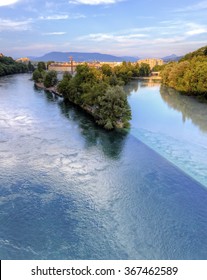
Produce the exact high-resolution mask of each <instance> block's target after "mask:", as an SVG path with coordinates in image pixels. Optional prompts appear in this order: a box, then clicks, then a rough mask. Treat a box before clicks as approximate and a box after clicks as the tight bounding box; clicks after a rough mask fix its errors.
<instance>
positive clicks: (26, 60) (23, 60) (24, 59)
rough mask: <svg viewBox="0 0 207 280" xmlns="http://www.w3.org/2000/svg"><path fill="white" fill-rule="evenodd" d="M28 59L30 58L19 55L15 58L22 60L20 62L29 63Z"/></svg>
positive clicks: (18, 60)
mask: <svg viewBox="0 0 207 280" xmlns="http://www.w3.org/2000/svg"><path fill="white" fill-rule="evenodd" d="M29 61H30V59H29V58H27V57H21V58H18V59H17V60H16V62H22V63H29Z"/></svg>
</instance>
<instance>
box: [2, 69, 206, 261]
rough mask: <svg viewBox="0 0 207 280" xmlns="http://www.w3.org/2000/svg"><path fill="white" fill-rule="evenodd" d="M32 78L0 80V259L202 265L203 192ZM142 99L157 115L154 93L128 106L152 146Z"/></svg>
mask: <svg viewBox="0 0 207 280" xmlns="http://www.w3.org/2000/svg"><path fill="white" fill-rule="evenodd" d="M29 78H30V76H29V75H27V74H26V75H14V76H10V77H5V78H0V85H1V91H0V94H1V102H0V144H1V145H0V155H1V156H0V182H1V184H0V225H1V227H0V258H1V259H207V238H206V237H207V223H206V217H207V191H206V189H204V188H203V187H202V186H201V185H200V184H199V183H197V182H196V181H194V180H192V179H191V178H190V177H189V176H186V175H185V174H184V173H183V172H182V171H181V170H180V169H178V168H176V167H175V166H173V165H171V164H170V163H169V162H168V161H166V160H165V159H164V158H163V157H160V156H159V155H158V154H157V153H155V152H154V151H153V150H151V149H149V148H148V147H147V146H146V145H145V144H143V143H141V142H140V141H138V140H137V139H136V138H135V137H133V136H132V135H130V134H129V133H128V134H126V133H120V132H111V133H108V132H106V131H104V130H102V129H101V128H99V127H97V126H96V125H95V124H94V122H93V120H91V119H90V118H89V117H88V116H87V117H86V115H85V113H83V112H82V111H81V110H79V109H78V108H76V107H73V106H71V105H70V104H66V103H64V102H62V100H61V99H59V98H56V97H54V96H53V95H51V94H50V93H46V92H44V91H42V90H36V89H34V87H33V82H32V81H30V80H29ZM134 86H135V88H134V89H135V90H136V87H137V86H138V83H136V82H135V83H134ZM145 89H146V91H145ZM143 90H144V92H143ZM148 90H149V91H148ZM150 92H151V93H152V94H149V93H150ZM137 96H138V97H139V99H138V101H139V102H138V103H137V102H136V101H137V99H136V98H137ZM140 97H141V98H140ZM148 97H149V98H148ZM146 98H147V104H148V107H149V104H150V103H149V102H150V100H151V99H154V100H153V103H154V102H156V100H158V103H157V106H158V108H159V109H160V106H159V102H160V101H162V99H161V98H160V95H159V90H158V91H157V88H156V87H155V90H154V88H153V87H150V88H146V87H143V88H142V89H141V88H139V91H138V94H137V93H136V92H134V93H133V92H132V93H131V96H130V99H131V101H133V105H134V106H135V105H136V106H135V107H133V115H134V117H137V115H136V114H135V113H136V112H140V110H142V109H145V110H147V116H148V118H146V116H145V115H144V116H143V117H144V119H143V120H142V119H136V118H134V119H133V120H134V121H135V124H136V125H137V123H139V124H145V125H147V126H148V130H146V129H143V128H142V129H139V130H137V131H139V136H140V135H145V133H146V134H147V133H148V135H149V136H150V137H143V139H144V140H146V139H150V140H152V139H153V138H152V136H153V132H152V130H151V132H149V127H150V129H151V128H153V125H152V124H151V126H150V122H151V120H150V118H149V116H150V114H153V116H156V114H155V115H154V113H155V108H154V107H153V106H152V105H151V107H150V108H149V109H148V107H147V106H145V107H144V105H147V104H145V101H146ZM162 102H163V101H162ZM140 104H141V107H137V105H140ZM164 104H165V103H163V105H164ZM153 108H154V109H153ZM163 108H165V107H163ZM135 109H136V110H135ZM168 110H169V108H168ZM158 111H159V110H158ZM173 112H174V110H173ZM165 114H166V112H165ZM154 119H155V117H154ZM178 119H179V118H178ZM167 120H168V121H170V120H169V117H168V118H167ZM173 122H174V119H173ZM186 123H187V122H186ZM158 124H160V122H158ZM154 126H155V121H154ZM161 127H162V125H161V126H160V128H161ZM155 128H156V127H154V135H155V138H154V139H157V138H156V137H157V134H156V130H155ZM156 129H158V127H157V128H156ZM135 130H136V129H135ZM132 132H134V130H133V129H132ZM159 135H161V134H159ZM162 136H163V138H162V141H163V145H162V146H164V145H165V147H166V145H170V144H171V142H170V139H171V138H170V137H169V139H167V138H166V136H165V135H164V134H162ZM159 140H160V141H161V137H160V138H159ZM167 140H169V142H168V141H167ZM151 142H152V141H151ZM155 143H156V144H157V142H156V141H155ZM156 147H157V146H156ZM176 147H177V146H176Z"/></svg>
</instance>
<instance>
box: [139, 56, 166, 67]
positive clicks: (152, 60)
mask: <svg viewBox="0 0 207 280" xmlns="http://www.w3.org/2000/svg"><path fill="white" fill-rule="evenodd" d="M137 63H139V64H141V63H147V64H149V66H150V69H151V70H152V68H153V67H155V66H156V65H163V64H164V61H163V60H162V59H158V58H146V59H140V60H138V61H137Z"/></svg>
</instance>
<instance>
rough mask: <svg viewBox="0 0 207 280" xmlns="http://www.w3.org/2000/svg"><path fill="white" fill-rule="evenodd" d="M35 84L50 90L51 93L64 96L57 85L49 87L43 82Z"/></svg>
mask: <svg viewBox="0 0 207 280" xmlns="http://www.w3.org/2000/svg"><path fill="white" fill-rule="evenodd" d="M35 86H36V87H37V88H39V89H44V90H46V91H49V92H51V93H53V94H55V95H57V96H59V97H63V95H62V94H61V93H60V92H58V90H57V86H53V87H49V88H47V87H45V86H44V84H43V83H35Z"/></svg>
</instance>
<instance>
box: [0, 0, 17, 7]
mask: <svg viewBox="0 0 207 280" xmlns="http://www.w3.org/2000/svg"><path fill="white" fill-rule="evenodd" d="M19 1H20V0H0V7H2V6H10V5H13V4H16V3H17V2H19Z"/></svg>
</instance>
